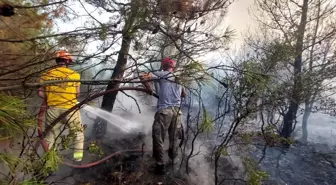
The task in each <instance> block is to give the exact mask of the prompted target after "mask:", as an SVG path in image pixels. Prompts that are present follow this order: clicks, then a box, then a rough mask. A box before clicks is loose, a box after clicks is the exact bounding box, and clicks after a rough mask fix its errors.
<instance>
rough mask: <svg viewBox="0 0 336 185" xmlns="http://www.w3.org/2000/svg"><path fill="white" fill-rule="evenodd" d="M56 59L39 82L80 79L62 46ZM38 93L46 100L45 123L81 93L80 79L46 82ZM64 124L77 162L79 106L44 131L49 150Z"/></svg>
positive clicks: (80, 129) (81, 137) (79, 154)
mask: <svg viewBox="0 0 336 185" xmlns="http://www.w3.org/2000/svg"><path fill="white" fill-rule="evenodd" d="M55 60H56V64H57V65H56V67H55V68H53V69H50V70H49V71H47V72H45V73H44V74H43V75H42V76H41V78H40V83H43V82H46V81H58V80H62V81H66V80H80V74H79V73H77V72H75V71H74V70H72V69H70V68H69V67H68V66H69V65H70V64H71V63H72V62H73V60H72V57H71V55H70V54H69V53H68V52H66V51H64V50H61V51H58V52H56V57H55ZM38 94H39V96H40V97H41V98H43V99H44V100H45V101H46V104H47V107H48V108H47V111H46V125H47V124H50V123H51V122H53V120H54V119H56V118H57V117H59V116H60V115H61V114H62V113H64V112H65V111H67V110H68V109H70V108H71V107H73V106H75V105H76V104H77V102H78V101H77V98H78V97H79V94H80V82H61V83H55V84H50V85H46V86H45V87H41V88H40V89H39V93H38ZM64 125H66V126H67V127H68V128H69V130H70V132H69V133H70V135H71V137H74V153H73V158H74V160H75V161H77V162H80V161H82V159H83V154H84V151H83V148H84V134H83V132H84V128H83V126H82V124H81V117H80V113H79V111H78V110H76V111H74V112H72V113H70V114H68V115H67V116H66V117H65V118H63V120H62V121H60V122H59V123H57V124H56V125H55V126H54V127H53V128H52V130H51V131H50V132H49V133H48V134H47V135H46V137H45V141H46V143H47V144H48V148H49V150H50V149H51V148H52V147H55V146H54V145H55V142H56V140H57V138H59V137H60V136H59V135H60V133H61V131H62V127H63V126H64ZM55 148H56V147H55Z"/></svg>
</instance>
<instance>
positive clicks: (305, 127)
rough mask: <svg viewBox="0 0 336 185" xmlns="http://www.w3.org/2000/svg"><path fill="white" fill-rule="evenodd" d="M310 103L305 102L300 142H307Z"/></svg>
mask: <svg viewBox="0 0 336 185" xmlns="http://www.w3.org/2000/svg"><path fill="white" fill-rule="evenodd" d="M311 110H312V103H309V102H305V111H304V114H303V118H302V140H303V141H305V142H307V140H308V118H309V116H310V114H311Z"/></svg>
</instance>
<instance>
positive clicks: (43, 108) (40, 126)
mask: <svg viewBox="0 0 336 185" xmlns="http://www.w3.org/2000/svg"><path fill="white" fill-rule="evenodd" d="M125 90H136V91H142V92H146V93H151V92H148V90H147V89H144V88H136V87H121V88H116V89H111V90H107V91H105V92H102V93H98V94H96V95H93V96H91V97H89V98H87V99H86V100H84V101H83V102H79V103H77V104H76V105H75V106H74V107H72V108H70V109H69V110H68V111H66V112H65V113H63V114H62V115H61V116H59V117H58V118H56V119H55V120H54V121H53V122H52V123H51V124H50V125H49V126H48V127H47V128H46V130H45V131H44V133H43V118H44V114H45V112H46V110H47V103H46V102H45V101H44V102H43V103H42V105H41V107H40V111H39V115H38V136H39V138H40V140H41V144H42V147H43V149H44V151H45V152H48V151H49V149H48V145H47V143H46V141H45V139H44V136H45V135H46V133H48V132H49V131H50V129H51V128H52V127H53V126H54V125H55V124H56V123H57V122H59V121H60V120H61V118H62V117H64V116H66V115H67V114H69V113H70V112H72V111H74V110H76V109H77V108H79V107H81V106H83V105H84V104H85V103H86V102H89V101H91V100H93V99H95V98H98V97H100V96H103V95H104V94H107V93H112V92H115V91H125ZM153 96H155V97H157V95H156V94H153ZM37 144H38V142H37ZM35 148H37V146H36V147H35ZM125 152H150V151H148V150H143V149H142V148H136V149H128V150H120V151H117V152H114V153H112V154H110V155H108V156H106V157H104V158H103V159H100V160H98V161H95V162H91V163H88V164H83V165H74V164H71V163H68V162H66V161H63V162H62V163H63V164H64V165H67V166H69V167H71V168H90V167H92V166H96V165H98V164H101V163H103V162H105V161H107V160H109V159H110V158H112V157H114V156H116V155H119V154H122V153H125Z"/></svg>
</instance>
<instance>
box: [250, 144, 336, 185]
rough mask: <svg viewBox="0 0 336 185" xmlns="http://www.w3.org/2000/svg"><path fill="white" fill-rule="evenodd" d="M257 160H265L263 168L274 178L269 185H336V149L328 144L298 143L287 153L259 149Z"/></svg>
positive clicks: (278, 150) (255, 155) (271, 178)
mask: <svg viewBox="0 0 336 185" xmlns="http://www.w3.org/2000/svg"><path fill="white" fill-rule="evenodd" d="M253 156H254V157H255V159H257V160H259V159H261V158H262V157H263V156H265V157H264V159H263V160H262V161H261V163H260V167H261V168H262V169H263V170H265V171H266V172H268V173H269V174H270V176H271V177H270V178H269V180H268V181H266V182H265V184H281V185H282V184H284V185H285V184H286V185H334V184H336V148H335V147H332V146H328V145H325V144H309V143H301V142H296V143H295V144H294V145H293V146H291V147H290V148H289V149H287V150H283V149H281V148H268V149H267V150H266V153H265V155H263V149H262V148H259V149H258V150H255V151H254V152H253Z"/></svg>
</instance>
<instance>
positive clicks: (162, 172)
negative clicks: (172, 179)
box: [155, 164, 165, 175]
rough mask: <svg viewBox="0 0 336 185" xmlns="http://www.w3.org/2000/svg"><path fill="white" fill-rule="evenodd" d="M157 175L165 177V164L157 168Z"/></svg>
mask: <svg viewBox="0 0 336 185" xmlns="http://www.w3.org/2000/svg"><path fill="white" fill-rule="evenodd" d="M155 174H156V175H164V174H165V166H164V164H161V165H158V164H157V165H156V166H155Z"/></svg>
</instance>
